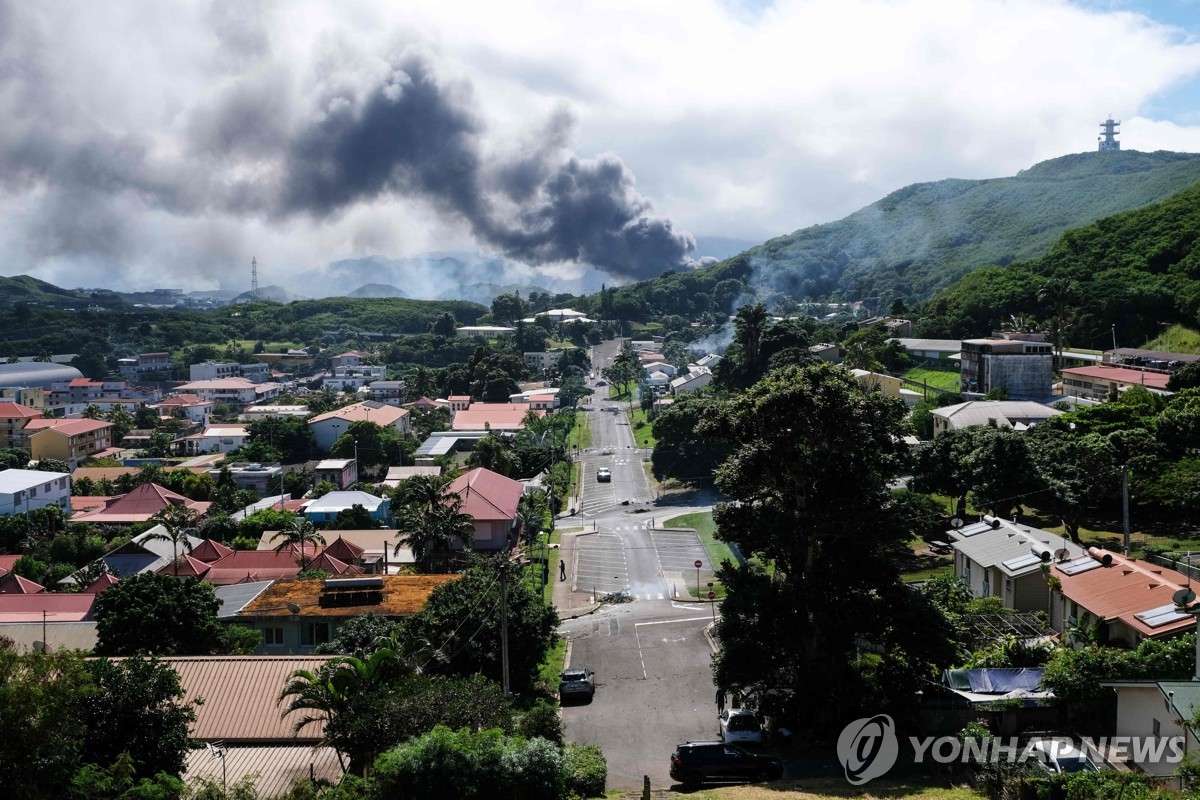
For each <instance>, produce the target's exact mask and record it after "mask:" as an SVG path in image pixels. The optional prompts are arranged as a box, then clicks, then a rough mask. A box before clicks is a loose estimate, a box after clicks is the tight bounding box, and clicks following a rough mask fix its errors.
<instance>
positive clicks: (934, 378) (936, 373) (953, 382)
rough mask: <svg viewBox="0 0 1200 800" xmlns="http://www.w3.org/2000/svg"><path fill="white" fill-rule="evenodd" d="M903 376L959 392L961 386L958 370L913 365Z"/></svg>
mask: <svg viewBox="0 0 1200 800" xmlns="http://www.w3.org/2000/svg"><path fill="white" fill-rule="evenodd" d="M903 377H905V378H907V379H908V380H910V381H916V382H917V383H928V384H929V387H930V388H931V389H941V390H943V391H946V392H957V391H958V390H959V388H960V385H959V382H958V373H957V372H944V371H942V370H940V369H929V368H927V367H913V368H912V369H910V370H909V371H908V372H906V373H904V375H903ZM906 388H912V387H911V386H910V387H906Z"/></svg>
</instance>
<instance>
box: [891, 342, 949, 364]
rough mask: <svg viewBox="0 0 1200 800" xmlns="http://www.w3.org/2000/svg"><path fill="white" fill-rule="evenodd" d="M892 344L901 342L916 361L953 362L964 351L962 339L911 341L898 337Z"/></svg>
mask: <svg viewBox="0 0 1200 800" xmlns="http://www.w3.org/2000/svg"><path fill="white" fill-rule="evenodd" d="M888 341H890V342H899V343H900V345H901V346H902V347H903V348H904V349H905V350H907V351H908V354H909V355H910V356H912V357H913V359H914V360H916V361H951V360H953V359H956V358H957V357H958V354H959V352H961V351H962V340H961V339H909V338H905V337H897V338H895V339H889V340H888Z"/></svg>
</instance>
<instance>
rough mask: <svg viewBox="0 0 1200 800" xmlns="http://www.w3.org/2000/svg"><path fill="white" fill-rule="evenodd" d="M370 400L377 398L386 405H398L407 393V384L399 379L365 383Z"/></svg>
mask: <svg viewBox="0 0 1200 800" xmlns="http://www.w3.org/2000/svg"><path fill="white" fill-rule="evenodd" d="M367 390H368V391H369V392H370V394H371V399H372V400H378V401H379V402H381V403H387V404H388V405H399V404H400V403H402V402H404V398H405V397H406V396H407V395H408V384H407V383H406V382H404V381H401V380H395V381H371V383H369V384H368V385H367Z"/></svg>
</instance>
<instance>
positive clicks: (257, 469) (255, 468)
mask: <svg viewBox="0 0 1200 800" xmlns="http://www.w3.org/2000/svg"><path fill="white" fill-rule="evenodd" d="M223 470H229V475H230V477H231V478H233V482H234V483H235V484H237V487H238V488H239V489H250V490H251V491H254V492H258V493H259V494H260V495H267V494H270V493H271V492H279V491H282V486H283V467H281V466H280V465H279V464H226V465H225V466H224V467H222V468H221V469H210V470H208V474H209V475H211V476H212V478H213V480H214V481H215V480H216V479H217V478H219V477H220V475H221V472H222V471H223Z"/></svg>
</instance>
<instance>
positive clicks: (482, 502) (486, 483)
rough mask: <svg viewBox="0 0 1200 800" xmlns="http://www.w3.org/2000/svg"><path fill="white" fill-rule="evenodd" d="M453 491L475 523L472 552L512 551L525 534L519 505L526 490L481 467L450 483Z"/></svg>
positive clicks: (518, 483) (510, 479)
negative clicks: (521, 535) (522, 533)
mask: <svg viewBox="0 0 1200 800" xmlns="http://www.w3.org/2000/svg"><path fill="white" fill-rule="evenodd" d="M449 491H451V492H454V493H455V494H457V495H458V496H459V498H460V499H461V500H462V513H464V514H467V515H468V516H470V517H471V519H472V520H473V521H474V522H475V538H474V541H472V542H471V549H472V550H510V549H512V548H513V547H514V546H516V544H517V541H518V539H519V538H520V533H521V518H520V517H519V516H518V515H517V504H518V503H520V501H521V494H522V493H523V492H524V491H525V487H524V486H523V485H522V484H521V482H520V481H515V480H513V479H512V478H506V477H504V476H503V475H500V474H498V473H495V472H492V471H491V470H490V469H484V468H482V467H478V468H476V469H473V470H471V471H470V472H467V473H464V474H462V475H460V476H458V477H457V478H455V479H454V480H453V481H451V482H450V486H449Z"/></svg>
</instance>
